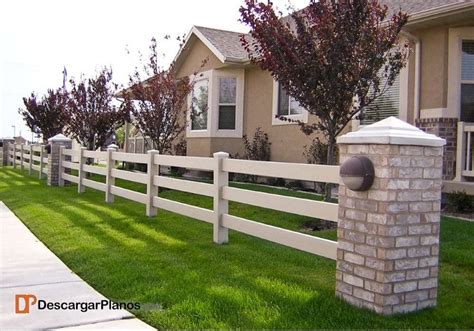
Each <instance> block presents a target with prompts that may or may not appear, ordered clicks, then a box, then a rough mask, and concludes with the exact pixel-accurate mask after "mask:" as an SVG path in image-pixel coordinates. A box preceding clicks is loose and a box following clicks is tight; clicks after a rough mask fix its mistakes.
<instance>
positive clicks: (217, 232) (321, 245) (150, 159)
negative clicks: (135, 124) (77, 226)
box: [8, 145, 339, 259]
mask: <svg viewBox="0 0 474 331" xmlns="http://www.w3.org/2000/svg"><path fill="white" fill-rule="evenodd" d="M8 158H9V162H10V163H11V164H13V165H14V166H15V167H16V166H17V165H20V166H21V167H22V168H24V167H25V166H29V168H30V171H31V170H35V171H39V172H40V174H45V173H46V167H45V166H46V165H47V163H48V157H47V154H46V150H45V148H44V146H36V145H35V146H31V147H30V146H23V145H20V146H18V145H13V146H12V147H11V149H10V150H9V151H8ZM91 159H93V160H98V161H100V162H101V166H97V165H94V164H91V162H90V160H91ZM76 161H77V162H76ZM119 162H126V163H138V164H146V165H147V172H146V173H144V172H133V171H126V170H122V169H117V167H116V165H117V164H118V163H119ZM160 166H169V167H178V168H186V169H197V170H201V171H209V172H213V174H214V180H213V182H212V183H206V182H199V181H191V180H185V179H178V178H172V177H168V176H163V175H161V174H160V170H159V169H160ZM73 171H74V175H73ZM87 173H89V174H96V175H100V176H104V177H105V183H104V182H99V181H96V180H93V179H92V178H86V177H87V176H86V174H87ZM230 173H239V174H246V175H255V176H264V177H277V178H285V179H290V180H303V181H312V182H328V183H334V184H337V183H339V167H338V166H324V165H310V164H297V163H282V162H262V161H248V160H236V159H229V158H228V154H226V153H216V154H215V155H214V157H210V158H209V157H207V158H206V157H187V156H169V155H159V154H158V152H157V151H148V153H147V154H134V153H122V152H117V151H114V150H112V149H109V150H107V151H106V152H99V151H88V150H85V149H84V148H81V149H79V150H73V149H67V148H65V147H64V146H61V147H60V149H59V178H60V179H59V185H60V186H62V185H64V184H65V183H68V182H70V183H76V184H77V186H78V192H79V193H82V192H84V191H85V188H86V187H88V188H92V189H94V190H98V191H101V192H104V193H105V200H106V201H107V202H113V201H114V197H115V196H118V197H122V198H125V199H128V200H131V201H135V202H137V203H140V204H143V205H145V206H146V213H147V215H148V216H154V215H155V214H156V211H157V210H160V209H163V210H167V211H170V212H173V213H177V214H180V215H183V216H186V217H190V218H193V219H196V220H200V221H203V222H207V223H211V224H213V227H214V241H215V242H218V243H224V242H227V241H228V235H227V233H228V230H229V229H230V230H234V231H238V232H241V233H244V234H247V235H251V236H254V237H257V238H261V239H264V240H268V241H271V242H275V243H278V244H281V245H285V246H288V247H292V248H295V249H298V250H301V251H305V252H308V253H311V254H316V255H320V256H324V257H327V258H330V259H336V250H337V242H335V241H331V240H326V239H321V238H318V237H314V236H310V235H307V234H303V233H300V232H295V231H290V230H286V229H282V228H278V227H275V226H271V225H267V224H263V223H259V222H257V221H253V220H248V219H245V218H241V217H237V216H234V215H231V214H230V213H229V202H236V203H242V204H247V205H252V206H256V207H261V208H267V209H273V210H277V211H282V212H287V213H292V214H298V215H303V216H307V217H312V218H320V219H324V220H328V221H333V222H337V220H338V205H337V204H336V203H329V202H323V201H316V200H310V199H302V198H296V197H289V196H284V195H278V194H272V193H265V192H258V191H253V190H246V189H242V188H235V187H231V186H229V174H230ZM40 177H41V175H40ZM102 178H103V177H102ZM117 178H118V179H122V180H126V181H129V182H134V183H139V184H143V185H144V186H146V193H141V192H137V191H133V190H130V189H126V188H123V187H119V186H117V185H116V184H115V180H116V179H117ZM160 187H162V188H168V189H173V190H178V191H183V192H188V193H193V194H198V195H203V196H207V197H211V198H213V200H214V203H213V209H206V208H201V207H197V206H193V205H189V204H185V203H181V202H177V201H173V200H169V199H165V198H163V197H161V196H159V188H160Z"/></svg>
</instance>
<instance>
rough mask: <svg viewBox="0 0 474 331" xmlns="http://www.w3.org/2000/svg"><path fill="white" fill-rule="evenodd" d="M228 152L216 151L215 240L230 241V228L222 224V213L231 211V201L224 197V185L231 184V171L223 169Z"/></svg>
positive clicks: (220, 241) (221, 242) (219, 242)
mask: <svg viewBox="0 0 474 331" xmlns="http://www.w3.org/2000/svg"><path fill="white" fill-rule="evenodd" d="M228 157H229V154H228V153H224V152H218V153H214V189H215V191H214V242H215V243H217V244H224V243H227V242H229V229H227V228H225V227H223V226H222V215H224V214H227V213H228V212H229V201H227V200H224V199H223V198H222V190H223V187H225V186H228V185H229V173H228V172H225V171H222V162H223V160H224V159H227V158H228Z"/></svg>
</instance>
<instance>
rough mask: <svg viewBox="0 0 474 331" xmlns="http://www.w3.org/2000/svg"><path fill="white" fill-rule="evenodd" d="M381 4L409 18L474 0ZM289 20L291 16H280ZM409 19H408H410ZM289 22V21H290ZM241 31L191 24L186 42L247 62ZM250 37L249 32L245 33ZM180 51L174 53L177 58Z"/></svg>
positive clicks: (383, 0) (384, 0) (388, 0)
mask: <svg viewBox="0 0 474 331" xmlns="http://www.w3.org/2000/svg"><path fill="white" fill-rule="evenodd" d="M379 1H380V3H381V4H382V5H387V7H388V8H389V13H395V12H398V11H400V10H401V11H404V12H406V13H408V14H409V15H410V19H415V18H416V17H418V16H425V17H426V16H430V15H434V14H437V13H440V12H445V11H449V10H452V9H456V8H464V7H470V6H473V7H474V0H379ZM282 19H283V20H291V16H289V15H288V16H286V17H283V18H282ZM410 19H409V21H410ZM290 23H291V22H290ZM242 35H243V33H240V32H234V31H226V30H219V29H213V28H207V27H202V26H193V28H192V29H191V31H190V33H189V34H188V37H187V39H186V42H185V43H187V42H188V41H189V39H190V38H191V37H192V36H196V37H197V38H198V39H200V40H201V41H202V42H203V43H204V44H205V45H206V46H207V47H208V48H209V49H210V50H211V51H212V52H213V53H214V55H216V57H217V58H218V59H219V60H220V61H221V62H222V63H247V62H248V61H249V57H248V54H247V52H246V51H245V49H244V48H243V47H242V44H241V41H240V37H241V36H242ZM245 35H246V36H247V37H250V35H249V34H245ZM180 55H182V54H181V52H180V53H178V54H177V55H176V58H175V60H178V58H179V57H180Z"/></svg>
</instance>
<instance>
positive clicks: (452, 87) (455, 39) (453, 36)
mask: <svg viewBox="0 0 474 331" xmlns="http://www.w3.org/2000/svg"><path fill="white" fill-rule="evenodd" d="M464 40H469V41H471V40H474V27H461V28H451V29H449V42H448V43H449V52H448V63H449V66H448V105H447V106H448V108H447V114H443V117H455V118H457V119H459V120H461V85H462V84H463V82H465V81H463V80H462V79H461V78H462V77H461V73H462V43H463V41H464Z"/></svg>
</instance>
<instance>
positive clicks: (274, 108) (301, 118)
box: [272, 80, 308, 125]
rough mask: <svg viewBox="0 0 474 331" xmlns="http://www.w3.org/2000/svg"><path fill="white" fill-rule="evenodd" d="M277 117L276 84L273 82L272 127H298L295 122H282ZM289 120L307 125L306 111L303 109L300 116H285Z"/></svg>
mask: <svg viewBox="0 0 474 331" xmlns="http://www.w3.org/2000/svg"><path fill="white" fill-rule="evenodd" d="M277 115H278V82H277V81H276V80H273V98H272V125H298V123H296V122H291V121H282V120H281V119H279V118H278V117H277ZM285 118H288V119H290V120H294V121H300V122H303V123H308V111H307V110H306V109H303V112H302V113H301V114H294V115H288V116H285Z"/></svg>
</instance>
